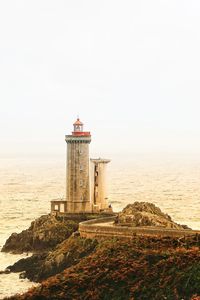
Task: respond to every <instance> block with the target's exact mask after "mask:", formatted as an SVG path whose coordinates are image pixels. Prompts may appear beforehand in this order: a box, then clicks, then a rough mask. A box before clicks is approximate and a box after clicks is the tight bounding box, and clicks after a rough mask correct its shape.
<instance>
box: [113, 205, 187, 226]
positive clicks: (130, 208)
mask: <svg viewBox="0 0 200 300" xmlns="http://www.w3.org/2000/svg"><path fill="white" fill-rule="evenodd" d="M115 224H117V225H125V226H157V227H164V228H174V229H187V228H188V227H187V226H186V225H179V224H177V223H175V222H174V221H172V219H171V217H170V216H169V215H167V214H165V213H163V212H162V211H161V209H160V208H159V207H157V206H155V205H154V204H153V203H149V202H134V203H133V204H128V205H127V206H126V207H125V208H124V209H123V210H122V212H120V213H119V214H118V216H117V218H116V221H115Z"/></svg>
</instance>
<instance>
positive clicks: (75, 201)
mask: <svg viewBox="0 0 200 300" xmlns="http://www.w3.org/2000/svg"><path fill="white" fill-rule="evenodd" d="M73 126H74V130H73V132H72V134H71V135H66V136H65V141H66V143H67V176H66V212H67V213H81V212H91V210H92V207H91V202H90V180H89V177H90V176H89V144H90V142H91V135H90V132H86V131H83V123H82V122H81V121H80V119H79V118H77V120H76V122H75V123H74V124H73Z"/></svg>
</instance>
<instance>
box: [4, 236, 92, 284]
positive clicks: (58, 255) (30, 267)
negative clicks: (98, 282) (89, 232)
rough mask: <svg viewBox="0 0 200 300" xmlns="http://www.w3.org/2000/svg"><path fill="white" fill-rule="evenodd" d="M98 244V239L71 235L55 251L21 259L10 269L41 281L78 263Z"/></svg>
mask: <svg viewBox="0 0 200 300" xmlns="http://www.w3.org/2000/svg"><path fill="white" fill-rule="evenodd" d="M96 246H97V241H96V240H91V239H84V238H80V237H72V236H71V237H70V238H68V239H67V240H65V241H64V242H62V243H61V244H59V245H58V246H57V247H56V248H55V249H54V250H53V251H50V252H49V253H43V254H34V255H32V256H31V257H27V258H23V259H20V260H19V261H18V262H16V263H15V264H14V265H12V266H9V267H8V269H9V270H10V271H11V272H22V273H21V275H20V276H23V278H28V279H30V280H32V281H36V282H40V281H41V280H44V279H46V278H48V277H50V276H52V275H55V274H58V273H60V272H62V271H63V270H64V269H65V268H68V267H70V266H72V265H75V264H77V263H78V262H79V261H80V260H81V259H82V258H83V257H86V256H88V255H89V254H91V253H92V252H93V251H94V250H95V248H96Z"/></svg>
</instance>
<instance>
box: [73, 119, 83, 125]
mask: <svg viewBox="0 0 200 300" xmlns="http://www.w3.org/2000/svg"><path fill="white" fill-rule="evenodd" d="M73 125H83V123H82V122H81V121H80V119H79V118H77V120H76V122H75V123H74V124H73Z"/></svg>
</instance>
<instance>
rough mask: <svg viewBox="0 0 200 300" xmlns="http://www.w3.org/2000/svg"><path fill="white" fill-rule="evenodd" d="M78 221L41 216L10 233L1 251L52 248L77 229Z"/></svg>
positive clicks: (30, 250) (18, 251) (15, 251)
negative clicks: (21, 228)
mask: <svg viewBox="0 0 200 300" xmlns="http://www.w3.org/2000/svg"><path fill="white" fill-rule="evenodd" d="M78 223H79V221H78V220H65V219H63V218H59V217H56V216H52V215H44V216H41V217H40V218H38V219H36V220H35V221H33V222H32V223H31V226H30V227H29V228H28V229H26V230H23V231H22V232H21V233H13V234H11V236H10V237H9V238H8V239H7V241H6V243H5V245H4V246H3V248H2V252H12V253H22V252H35V251H45V250H47V249H52V248H54V247H55V246H56V245H58V244H59V243H61V242H62V241H63V240H65V239H67V238H68V237H69V236H70V235H71V234H72V233H73V232H75V231H77V229H78Z"/></svg>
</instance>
